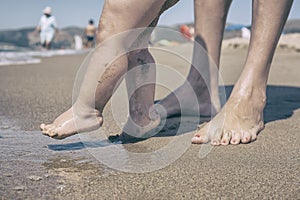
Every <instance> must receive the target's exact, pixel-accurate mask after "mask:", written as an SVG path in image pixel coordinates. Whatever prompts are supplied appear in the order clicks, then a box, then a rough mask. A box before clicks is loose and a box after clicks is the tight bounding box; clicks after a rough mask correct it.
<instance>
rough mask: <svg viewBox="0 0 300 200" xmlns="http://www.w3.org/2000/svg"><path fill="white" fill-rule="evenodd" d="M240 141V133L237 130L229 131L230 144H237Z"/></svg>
mask: <svg viewBox="0 0 300 200" xmlns="http://www.w3.org/2000/svg"><path fill="white" fill-rule="evenodd" d="M240 142H241V133H240V132H237V131H231V140H230V144H234V145H237V144H239V143H240Z"/></svg>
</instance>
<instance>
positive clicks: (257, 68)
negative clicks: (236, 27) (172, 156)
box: [192, 0, 293, 145]
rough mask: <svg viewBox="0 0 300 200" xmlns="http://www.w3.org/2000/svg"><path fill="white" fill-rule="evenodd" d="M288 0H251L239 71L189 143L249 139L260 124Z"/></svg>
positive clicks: (245, 140)
mask: <svg viewBox="0 0 300 200" xmlns="http://www.w3.org/2000/svg"><path fill="white" fill-rule="evenodd" d="M292 2H293V1H292V0H286V1H282V0H276V1H274V0H253V10H252V36H251V39H250V46H249V51H248V55H247V59H246V62H245V66H244V69H243V72H242V74H241V75H240V77H239V79H238V81H237V83H236V84H235V86H234V88H233V91H232V93H231V96H230V98H229V99H228V101H227V102H226V104H225V105H224V107H223V108H222V110H221V111H220V112H219V113H218V114H217V115H216V116H215V117H214V118H213V119H212V121H210V122H209V123H208V124H206V125H204V126H203V128H200V129H199V130H198V131H197V132H196V134H195V136H194V137H193V138H192V143H195V144H202V143H207V142H209V141H210V142H211V144H212V145H228V144H239V143H249V142H251V141H253V140H255V139H256V137H257V134H258V133H259V132H260V131H261V130H262V129H263V128H264V122H263V109H264V107H265V104H266V85H267V79H268V75H269V70H270V66H271V62H272V58H273V55H274V51H275V49H276V45H277V43H278V39H279V37H280V34H281V31H282V28H283V26H284V24H285V21H286V19H287V16H288V14H289V11H290V8H291V6H292Z"/></svg>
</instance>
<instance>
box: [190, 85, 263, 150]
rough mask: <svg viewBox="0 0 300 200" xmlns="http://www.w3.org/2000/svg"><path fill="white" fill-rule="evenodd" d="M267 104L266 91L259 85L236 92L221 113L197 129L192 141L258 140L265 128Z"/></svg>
mask: <svg viewBox="0 0 300 200" xmlns="http://www.w3.org/2000/svg"><path fill="white" fill-rule="evenodd" d="M265 103H266V95H265V91H262V89H260V88H258V87H249V88H242V89H239V90H238V91H233V94H232V95H231V97H230V98H229V100H228V102H227V103H226V104H225V105H224V107H223V108H222V110H221V111H220V113H218V114H217V115H216V116H215V117H214V118H213V119H212V121H210V122H209V123H207V124H205V125H204V126H203V127H202V128H199V129H198V130H197V132H196V134H195V136H194V137H193V138H192V143H194V144H202V143H207V142H209V141H210V142H211V144H212V145H228V144H239V143H240V142H242V143H249V142H251V141H254V140H255V139H256V137H257V134H258V133H259V132H260V131H261V130H262V129H263V128H264V122H263V109H264V107H265Z"/></svg>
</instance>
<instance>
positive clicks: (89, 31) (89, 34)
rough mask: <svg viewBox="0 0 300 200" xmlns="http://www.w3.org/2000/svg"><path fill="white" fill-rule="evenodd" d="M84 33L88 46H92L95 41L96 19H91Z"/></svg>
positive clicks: (86, 45)
mask: <svg viewBox="0 0 300 200" xmlns="http://www.w3.org/2000/svg"><path fill="white" fill-rule="evenodd" d="M84 34H85V37H86V43H85V47H86V48H92V47H93V46H94V43H95V35H96V27H95V25H94V20H92V19H90V20H89V24H88V25H87V26H86V27H85V30H84Z"/></svg>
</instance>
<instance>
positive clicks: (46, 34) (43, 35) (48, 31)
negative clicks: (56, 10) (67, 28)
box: [36, 6, 58, 49]
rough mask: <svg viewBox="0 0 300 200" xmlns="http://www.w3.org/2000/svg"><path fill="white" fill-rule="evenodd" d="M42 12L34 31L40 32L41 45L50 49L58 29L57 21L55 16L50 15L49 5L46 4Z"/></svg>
mask: <svg viewBox="0 0 300 200" xmlns="http://www.w3.org/2000/svg"><path fill="white" fill-rule="evenodd" d="M43 13H44V15H43V16H42V17H41V19H40V22H39V25H38V26H37V27H36V31H37V32H39V33H40V39H41V44H42V46H43V47H44V48H45V49H50V48H51V43H52V41H53V39H54V36H55V33H56V32H57V31H58V29H57V23H56V19H55V17H54V16H52V15H51V13H52V9H51V7H49V6H47V7H46V8H45V9H44V10H43Z"/></svg>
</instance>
